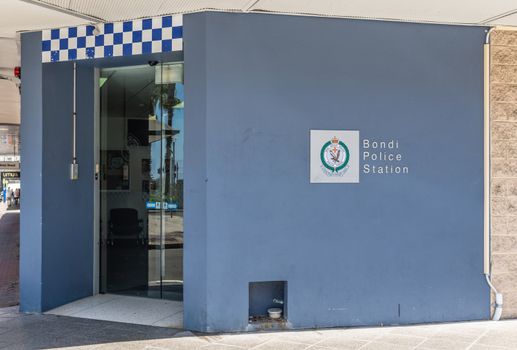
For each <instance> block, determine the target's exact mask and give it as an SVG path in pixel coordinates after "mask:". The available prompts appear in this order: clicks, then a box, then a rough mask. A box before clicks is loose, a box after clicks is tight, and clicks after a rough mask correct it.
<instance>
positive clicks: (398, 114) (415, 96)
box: [184, 13, 490, 331]
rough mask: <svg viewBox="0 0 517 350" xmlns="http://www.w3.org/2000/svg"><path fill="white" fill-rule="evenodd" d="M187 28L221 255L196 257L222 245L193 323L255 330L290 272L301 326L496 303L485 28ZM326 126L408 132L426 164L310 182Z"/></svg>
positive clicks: (190, 20)
mask: <svg viewBox="0 0 517 350" xmlns="http://www.w3.org/2000/svg"><path fill="white" fill-rule="evenodd" d="M184 26H185V27H184V28H185V45H186V46H185V57H186V76H185V81H186V84H187V92H186V102H187V103H186V130H187V132H188V134H187V137H186V141H185V142H186V146H185V150H186V156H185V159H186V160H189V159H190V161H189V162H187V161H186V163H185V165H186V170H185V174H186V177H185V190H186V191H187V193H186V196H185V197H186V202H185V203H186V209H185V213H186V215H187V213H188V215H189V216H186V219H188V220H187V221H186V223H185V232H186V234H185V237H186V244H187V242H188V241H187V240H189V239H190V240H191V242H194V241H195V242H200V244H201V247H203V249H206V257H205V256H204V254H205V251H204V250H203V251H198V252H197V253H194V252H192V251H191V249H195V248H194V247H192V246H187V245H186V252H185V254H186V256H188V255H189V254H197V255H198V256H199V257H200V259H206V261H205V260H201V261H200V263H199V265H198V266H197V267H198V268H200V272H199V273H200V276H199V279H200V282H199V283H200V286H202V288H204V286H205V285H206V310H205V312H206V315H207V316H206V321H205V320H203V319H199V318H196V317H195V315H193V314H192V313H191V311H190V310H189V306H190V305H189V304H188V303H187V301H188V295H186V296H185V298H186V305H185V325H186V327H187V328H193V329H200V330H208V331H218V330H242V329H245V327H246V325H247V322H248V288H249V287H248V284H249V282H253V281H287V282H288V295H287V301H288V305H287V307H288V310H289V315H288V316H289V322H290V323H291V325H292V326H293V327H300V328H302V327H328V326H351V325H374V324H381V323H383V324H405V323H416V322H434V321H453V320H473V319H486V318H487V317H488V316H489V301H490V299H489V290H488V288H487V286H486V283H485V281H484V278H483V274H482V272H483V221H482V220H483V105H482V103H483V98H482V97H483V93H482V92H483V90H482V87H483V74H482V72H483V69H482V58H483V55H482V45H483V42H484V35H485V32H484V28H469V27H461V26H440V25H418V24H406V23H388V22H368V21H355V20H342V19H324V18H307V17H293V16H275V15H255V14H249V15H247V14H223V13H200V14H193V15H187V16H185V20H184ZM194 52H196V53H198V54H193V53H194ZM311 129H345V130H360V132H361V137H362V138H372V139H373V138H382V139H386V138H388V139H391V138H396V139H399V141H400V143H401V145H402V146H401V147H402V148H403V149H402V152H403V154H404V157H405V158H406V161H407V163H408V165H409V166H410V167H411V170H410V174H409V175H406V176H394V175H391V176H374V175H368V176H366V175H364V174H362V175H361V182H360V183H359V184H357V185H352V184H310V183H309V131H310V130H311ZM200 149H201V150H203V149H206V155H203V154H200ZM196 157H197V158H196ZM192 158H196V159H195V160H193V159H192ZM194 173H196V174H197V176H195V177H194V178H193V177H189V176H188V175H189V174H190V175H191V176H192V174H194ZM205 174H206V178H204V176H203V175H205ZM200 191H201V192H200ZM194 193H195V195H194ZM195 220H199V221H197V222H195ZM193 227H195V230H194V229H193ZM191 228H192V231H191ZM194 232H195V234H196V238H195V240H194V239H193V238H189V237H190V235H191V234H193V233H194ZM186 262H187V263H188V260H186ZM188 269H189V267H188V266H186V271H189V270H188ZM204 276H206V281H205V280H204V279H203V278H204ZM188 277H189V276H188V275H187V274H186V275H185V283H187V282H188V280H187V278H188ZM199 294H202V292H199ZM202 299H203V296H202V295H200V296H199V297H198V300H202ZM399 309H400V313H399Z"/></svg>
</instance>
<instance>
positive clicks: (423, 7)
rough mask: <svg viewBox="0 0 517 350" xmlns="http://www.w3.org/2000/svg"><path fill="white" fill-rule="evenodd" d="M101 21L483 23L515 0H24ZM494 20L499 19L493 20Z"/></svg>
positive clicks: (512, 6) (515, 6)
mask: <svg viewBox="0 0 517 350" xmlns="http://www.w3.org/2000/svg"><path fill="white" fill-rule="evenodd" d="M25 1H32V2H33V3H40V4H47V5H51V6H55V7H58V8H62V9H65V10H68V11H72V12H76V13H81V14H85V15H88V16H92V17H95V18H100V19H102V20H105V21H121V20H127V19H134V18H141V17H152V16H158V15H164V14H172V13H188V12H195V11H202V10H218V11H260V12H273V13H288V14H302V15H303V14H305V15H313V16H335V17H352V18H371V19H386V20H398V21H411V22H435V23H455V24H486V23H485V22H486V20H488V19H492V18H498V17H500V16H504V15H505V14H508V13H511V12H512V11H515V10H517V0H490V1H487V0H131V1H113V0H25ZM497 23H499V22H497Z"/></svg>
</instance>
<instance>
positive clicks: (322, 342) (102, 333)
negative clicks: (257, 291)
mask: <svg viewBox="0 0 517 350" xmlns="http://www.w3.org/2000/svg"><path fill="white" fill-rule="evenodd" d="M58 348H59V349H129V350H132V349H157V350H159V349H174V350H183V349H189V350H190V349H217V350H219V349H229V350H232V349H233V350H235V349H257V350H267V349H270V350H302V349H311V350H324V349H364V350H368V349H369V350H371V349H379V350H390V349H403V350H404V349H447V350H455V349H469V350H496V349H517V320H510V321H499V322H492V321H483V322H462V323H448V324H435V325H419V326H405V327H378V328H348V329H346V328H339V329H337V328H334V329H322V330H307V331H282V332H280V331H279V332H259V333H238V334H210V335H206V334H197V335H196V334H193V333H191V332H187V331H180V330H174V329H171V328H160V327H149V326H139V325H132V324H124V323H116V322H106V321H95V320H87V319H81V318H73V317H64V316H54V315H32V314H19V313H18V309H17V308H16V307H11V308H3V309H0V349H58Z"/></svg>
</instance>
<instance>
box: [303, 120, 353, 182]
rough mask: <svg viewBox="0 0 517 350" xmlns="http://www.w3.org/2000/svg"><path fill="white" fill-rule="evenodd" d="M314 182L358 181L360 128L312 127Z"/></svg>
mask: <svg viewBox="0 0 517 350" xmlns="http://www.w3.org/2000/svg"><path fill="white" fill-rule="evenodd" d="M310 158H311V183H336V182H337V183H339V182H345V183H347V182H348V183H357V182H359V131H345V130H311V156H310Z"/></svg>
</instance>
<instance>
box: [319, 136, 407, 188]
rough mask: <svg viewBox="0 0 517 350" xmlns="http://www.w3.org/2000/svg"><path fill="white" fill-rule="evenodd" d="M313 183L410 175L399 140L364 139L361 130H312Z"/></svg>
mask: <svg viewBox="0 0 517 350" xmlns="http://www.w3.org/2000/svg"><path fill="white" fill-rule="evenodd" d="M310 152H311V153H310V162H311V165H310V181H311V183H359V181H360V177H361V176H369V175H406V174H409V166H408V165H407V163H406V160H405V158H404V155H403V151H402V149H401V146H400V141H399V140H398V139H386V140H384V139H383V140H377V139H375V140H374V139H369V138H363V139H361V138H360V135H359V131H358V130H311V135H310Z"/></svg>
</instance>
